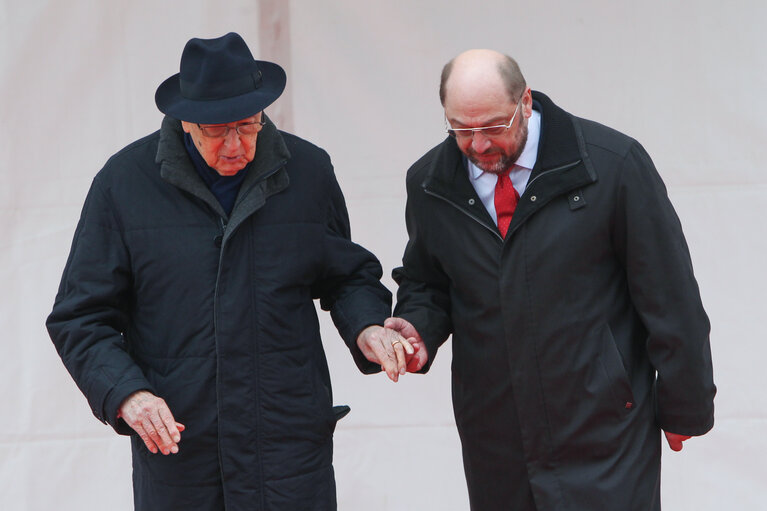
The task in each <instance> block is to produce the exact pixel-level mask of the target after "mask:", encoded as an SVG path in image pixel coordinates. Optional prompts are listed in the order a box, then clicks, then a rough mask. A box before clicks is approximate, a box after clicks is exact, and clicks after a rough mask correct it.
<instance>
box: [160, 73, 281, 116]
mask: <svg viewBox="0 0 767 511" xmlns="http://www.w3.org/2000/svg"><path fill="white" fill-rule="evenodd" d="M256 62H257V63H258V68H259V70H260V71H261V73H262V80H263V81H262V84H261V87H259V88H258V89H256V90H254V91H252V92H248V93H246V94H241V95H239V96H233V97H230V98H223V99H211V100H205V101H199V100H192V99H188V98H185V97H183V96H182V95H181V90H180V85H179V76H180V73H176V74H175V75H173V76H171V77H170V78H168V79H167V80H165V81H164V82H162V83H161V84H160V86H159V87H158V88H157V92H156V93H155V95H154V101H155V104H156V105H157V108H159V109H160V111H161V112H162V113H164V114H167V115H169V116H171V117H173V118H175V119H179V120H181V121H187V122H196V123H203V124H225V123H229V122H235V121H239V120H242V119H247V118H248V117H251V116H253V115H255V114H257V113H258V112H260V111H262V110H263V109H264V108H266V107H268V106H269V105H271V104H272V103H274V101H275V100H276V99H277V98H279V97H280V95H281V94H282V92H283V91H284V90H285V82H286V81H287V77H286V76H285V70H284V69H282V67H280V66H279V65H277V64H275V63H273V62H266V61H262V60H259V61H256Z"/></svg>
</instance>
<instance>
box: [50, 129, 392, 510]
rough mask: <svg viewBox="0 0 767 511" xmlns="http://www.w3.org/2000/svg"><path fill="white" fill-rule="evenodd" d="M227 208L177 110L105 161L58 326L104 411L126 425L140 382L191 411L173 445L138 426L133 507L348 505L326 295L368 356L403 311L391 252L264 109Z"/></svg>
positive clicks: (120, 427) (68, 273) (68, 358)
mask: <svg viewBox="0 0 767 511" xmlns="http://www.w3.org/2000/svg"><path fill="white" fill-rule="evenodd" d="M247 173H248V174H247V177H246V178H245V180H244V182H243V184H242V187H241V189H240V192H239V195H238V198H237V201H236V204H235V206H234V209H233V211H232V213H231V215H230V216H227V215H226V214H225V213H224V211H223V210H222V208H221V206H220V205H219V203H218V201H217V200H216V198H215V197H214V196H213V195H212V194H211V192H210V191H209V190H208V188H207V187H206V186H205V185H204V184H203V181H202V180H201V179H200V177H199V175H198V174H197V172H196V170H195V169H194V167H193V166H192V163H191V161H190V159H189V157H188V155H187V153H186V150H185V148H184V144H183V138H182V132H181V127H180V123H179V122H178V121H176V120H174V119H170V118H166V119H165V120H164V121H163V126H162V129H161V130H160V131H158V132H156V133H154V134H152V135H150V136H148V137H146V138H143V139H141V140H139V141H137V142H135V143H133V144H131V145H130V146H128V147H126V148H125V149H123V150H122V151H120V152H119V153H117V154H116V155H115V156H113V157H112V158H111V159H110V160H109V161H108V162H107V164H106V165H105V167H104V168H103V169H102V170H101V171H100V172H99V173H98V175H97V176H96V177H95V179H94V181H93V184H92V187H91V189H90V192H89V194H88V197H87V199H86V202H85V206H84V208H83V212H82V216H81V219H80V222H79V224H78V226H77V230H76V233H75V237H74V242H73V245H72V250H71V253H70V256H69V260H68V261H67V264H66V268H65V270H64V275H63V278H62V281H61V286H60V289H59V293H58V295H57V297H56V301H55V305H54V308H53V311H52V313H51V315H50V316H49V318H48V322H47V326H48V329H49V332H50V334H51V337H52V339H53V342H54V344H55V345H56V348H57V349H58V351H59V354H60V355H61V358H62V360H63V361H64V364H65V365H66V367H67V369H68V370H69V371H70V373H71V374H72V376H73V377H74V379H75V381H76V382H77V384H78V386H79V387H80V389H81V390H82V391H83V393H84V394H85V395H86V397H87V398H88V402H89V404H90V406H91V409H92V410H93V413H94V414H95V415H96V417H98V418H99V419H100V420H101V421H103V422H108V423H109V424H111V425H112V426H113V427H114V428H115V429H116V430H117V431H118V432H119V433H122V434H128V433H131V432H132V430H130V428H129V427H128V426H127V425H126V424H125V422H123V421H122V420H121V419H117V418H116V414H117V409H118V407H119V404H120V403H121V402H122V401H123V400H124V399H125V398H126V397H127V396H128V395H129V394H130V393H132V392H134V391H136V390H140V389H148V390H150V391H152V392H154V393H155V394H156V395H158V396H160V397H162V398H164V399H165V400H166V401H167V403H168V405H169V407H170V409H171V411H172V412H173V413H174V415H175V418H176V419H177V420H178V421H179V422H181V423H183V424H185V425H186V430H185V431H184V432H183V433H182V440H181V443H180V444H179V447H180V452H179V453H178V454H176V455H170V456H162V455H160V454H151V453H150V452H149V451H148V450H147V449H146V447H145V446H144V445H143V442H141V441H140V439H138V437H137V436H135V435H134V436H133V438H132V447H133V482H134V496H135V505H136V509H141V510H152V511H154V510H159V509H163V510H169V509H178V510H190V509H195V510H220V509H224V508H225V509H227V510H284V509H316V510H329V509H335V507H336V496H335V484H334V477H333V468H332V464H331V463H332V433H333V431H334V428H335V424H336V420H337V418H338V416H340V415H342V414H343V412H344V410H343V409H340V408H336V409H334V407H333V406H332V395H331V389H330V378H329V375H328V368H327V363H326V360H325V354H324V351H323V348H322V343H321V340H320V334H319V325H318V320H317V315H316V312H315V307H314V303H313V299H315V298H319V299H320V303H321V306H322V307H323V308H324V309H326V310H330V311H331V314H332V317H333V320H334V322H335V324H336V326H337V328H338V330H339V332H340V334H341V336H342V337H343V338H344V340H345V341H346V342H347V343H348V344H349V345H350V347H351V348H352V350H353V351H354V353H355V357H356V358H357V359H358V362H360V363H362V361H361V360H360V359H359V357H360V356H361V354H360V353H359V351H358V350H356V349H355V348H356V346H355V339H356V336H357V334H358V333H359V332H360V331H361V330H362V329H363V328H364V327H365V326H367V325H370V324H373V323H379V324H380V323H382V321H383V320H384V319H385V318H386V317H387V316H388V315H389V313H390V306H391V296H390V293H389V292H388V291H387V290H386V289H385V288H384V287H383V286H382V285H381V284H380V280H379V279H380V277H381V273H382V270H381V267H380V264H379V263H378V261H377V259H376V258H375V257H374V256H373V255H372V254H370V253H369V252H368V251H366V250H364V249H363V248H362V247H360V246H358V245H355V244H354V243H352V242H351V241H350V232H349V220H348V217H347V212H346V206H345V203H344V199H343V196H342V194H341V190H340V188H339V186H338V184H337V182H336V179H335V176H334V173H333V168H332V165H331V163H330V159H329V157H328V155H327V154H326V153H325V152H324V151H323V150H321V149H319V148H317V147H315V146H313V145H312V144H310V143H308V142H306V141H304V140H301V139H299V138H297V137H295V136H292V135H289V134H286V133H281V132H278V131H277V130H276V129H275V128H274V126H273V125H272V124H270V123H269V124H267V125H266V127H265V128H264V130H263V131H262V132H261V133H260V134H259V138H258V143H257V151H256V157H255V159H254V161H253V162H252V163H251V164H249V166H248V168H247Z"/></svg>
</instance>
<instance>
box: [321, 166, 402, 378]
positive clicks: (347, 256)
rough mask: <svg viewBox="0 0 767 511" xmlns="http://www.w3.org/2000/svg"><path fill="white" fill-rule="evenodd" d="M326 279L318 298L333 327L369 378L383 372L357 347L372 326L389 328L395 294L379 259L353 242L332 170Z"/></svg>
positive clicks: (347, 215)
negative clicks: (387, 322) (387, 284)
mask: <svg viewBox="0 0 767 511" xmlns="http://www.w3.org/2000/svg"><path fill="white" fill-rule="evenodd" d="M322 255H323V262H322V278H321V279H319V280H318V282H317V283H316V284H315V285H314V286H313V289H312V295H313V297H314V298H319V299H320V306H321V307H322V309H323V310H326V311H330V315H331V317H332V318H333V323H334V324H335V325H336V328H337V329H338V332H339V334H340V335H341V337H342V338H343V339H344V342H345V343H346V345H347V346H348V347H349V350H350V351H351V353H352V357H353V358H354V361H355V363H356V364H357V367H358V368H359V369H360V371H362V372H363V373H365V374H372V373H377V372H379V371H381V367H380V366H379V365H378V364H374V363H372V362H370V361H368V360H367V358H365V356H364V355H363V354H362V352H361V351H360V349H359V348H358V347H357V337H358V336H359V334H360V332H362V330H364V329H365V328H366V327H368V326H370V325H383V322H384V320H385V319H386V318H388V317H389V315H390V314H391V292H390V291H389V290H388V289H387V288H386V287H385V286H384V285H383V284H382V283H381V277H382V275H383V269H382V268H381V263H380V262H379V261H378V259H377V258H376V257H375V256H374V255H373V254H372V253H370V252H369V251H368V250H366V249H364V248H363V247H361V246H360V245H357V244H356V243H354V242H352V241H351V228H350V225H349V214H348V212H347V210H346V202H345V200H344V196H343V193H342V192H341V188H340V187H339V185H338V181H337V180H336V178H335V175H334V174H333V172H332V168H331V170H330V177H329V201H328V210H327V219H326V227H325V236H324V239H323V253H322Z"/></svg>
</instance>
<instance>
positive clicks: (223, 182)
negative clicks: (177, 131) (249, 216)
mask: <svg viewBox="0 0 767 511" xmlns="http://www.w3.org/2000/svg"><path fill="white" fill-rule="evenodd" d="M184 146H185V147H186V152H187V153H189V157H190V158H191V159H192V163H194V168H195V169H197V173H198V174H199V175H200V177H201V178H202V180H203V181H204V182H205V184H206V185H207V186H208V188H209V189H210V191H211V192H212V193H213V195H214V196H215V197H216V199H218V202H219V203H220V204H221V207H222V208H224V211H225V212H226V214H227V216H230V215H231V214H232V209H233V208H234V202H235V200H237V193H238V192H239V191H240V185H241V184H242V181H243V180H244V179H245V175H246V174H247V170H248V167H247V166H246V167H245V168H244V169H242V170H241V171H239V172H238V173H236V174H235V175H233V176H222V175H221V174H219V173H218V172H216V169H214V168H211V167H210V166H209V165H208V164H207V163H205V160H204V159H203V157H202V155H201V154H200V151H198V150H197V148H196V147H195V145H194V141H193V140H192V136H191V135H190V134H189V133H184Z"/></svg>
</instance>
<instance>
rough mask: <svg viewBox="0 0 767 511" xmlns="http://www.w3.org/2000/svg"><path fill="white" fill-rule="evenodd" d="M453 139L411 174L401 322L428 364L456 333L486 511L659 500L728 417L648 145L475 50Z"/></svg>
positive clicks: (456, 94)
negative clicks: (671, 477)
mask: <svg viewBox="0 0 767 511" xmlns="http://www.w3.org/2000/svg"><path fill="white" fill-rule="evenodd" d="M440 99H441V101H442V105H443V107H444V110H445V121H446V124H447V132H448V134H449V136H448V137H447V138H446V139H445V140H444V141H443V142H442V143H441V144H439V145H438V146H436V147H435V148H433V149H432V150H430V151H429V152H428V153H426V154H425V155H424V156H423V157H422V158H421V159H420V160H418V161H417V162H416V163H415V164H414V165H413V166H412V167H411V168H410V170H409V171H408V176H407V189H408V202H407V211H406V220H407V228H408V234H409V241H408V244H407V248H406V249H405V254H404V257H403V265H402V267H401V268H397V269H395V271H394V278H395V280H396V281H397V282H398V283H399V286H400V287H399V291H398V303H397V306H396V309H395V317H394V318H390V319H389V320H388V321H387V323H386V326H388V327H391V328H395V329H397V330H398V331H400V333H401V334H402V335H403V336H406V337H409V338H412V339H414V340H415V347H416V352H415V354H414V355H413V356H412V357H411V358H410V359H409V362H408V370H409V371H413V372H414V371H421V372H425V371H427V370H428V368H429V365H430V364H431V363H432V361H433V359H434V356H435V355H436V351H437V349H438V348H439V346H440V345H441V344H442V343H444V342H445V340H446V339H447V338H448V336H450V335H451V334H452V339H453V342H452V350H453V362H452V375H453V383H452V393H453V407H454V413H455V419H456V423H457V426H458V431H459V434H460V437H461V442H462V448H463V460H464V469H465V472H466V479H467V483H468V488H469V498H470V501H471V509H473V510H482V511H488V510H507V509H514V510H516V511H527V510H537V511H548V510H557V511H561V510H591V509H611V510H612V509H616V510H617V509H620V510H633V509H636V510H640V509H641V510H659V509H660V486H659V483H660V455H661V430H663V431H664V432H665V436H666V438H667V441H668V443H669V445H670V446H671V448H672V449H674V450H680V449H681V446H682V444H681V442H682V441H683V440H686V439H687V438H689V437H690V436H693V435H702V434H704V433H706V432H707V431H708V430H709V429H711V427H712V426H713V420H714V419H713V398H714V394H715V392H716V388H715V386H714V383H713V378H712V367H711V353H710V347H709V338H708V336H709V322H708V318H707V316H706V313H705V311H704V310H703V306H702V304H701V299H700V294H699V291H698V285H697V283H696V281H695V278H694V276H693V271H692V264H691V261H690V256H689V252H688V249H687V245H686V242H685V239H684V235H683V233H682V230H681V226H680V223H679V220H678V218H677V216H676V213H675V212H674V209H673V207H672V205H671V203H670V201H669V199H668V197H667V194H666V189H665V186H664V184H663V182H662V180H661V178H660V176H659V175H658V173H657V171H656V170H655V167H654V165H653V163H652V160H651V159H650V157H649V156H648V155H647V153H646V152H645V151H644V149H643V148H642V146H641V145H640V144H639V143H638V142H637V141H636V140H634V139H632V138H630V137H628V136H626V135H624V134H621V133H618V132H617V131H615V130H612V129H610V128H607V127H605V126H603V125H600V124H598V123H595V122H593V121H588V120H585V119H580V118H577V117H575V116H573V115H571V114H569V113H567V112H566V111H564V110H562V109H561V108H560V107H558V106H557V105H555V104H554V103H553V102H552V101H551V100H550V99H549V98H548V97H547V96H545V95H544V94H541V93H539V92H534V91H531V90H530V89H529V88H528V87H527V84H526V82H525V80H524V77H523V76H522V73H521V72H520V70H519V67H518V65H517V64H516V62H515V61H514V60H513V59H511V58H510V57H507V56H505V55H501V54H499V53H497V52H494V51H489V50H471V51H467V52H465V53H462V54H461V55H459V56H458V57H456V58H455V59H453V60H452V61H450V62H449V63H448V64H447V65H446V66H445V68H444V69H443V72H442V82H441V85H440Z"/></svg>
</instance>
